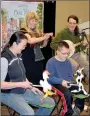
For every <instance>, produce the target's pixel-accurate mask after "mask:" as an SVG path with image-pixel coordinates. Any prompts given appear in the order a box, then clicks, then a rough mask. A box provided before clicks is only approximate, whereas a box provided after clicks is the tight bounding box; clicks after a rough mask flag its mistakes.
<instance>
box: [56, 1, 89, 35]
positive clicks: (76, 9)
mask: <svg viewBox="0 0 90 116" xmlns="http://www.w3.org/2000/svg"><path fill="white" fill-rule="evenodd" d="M71 14H74V15H77V16H78V17H79V20H80V23H83V22H87V21H89V0H78V1H75V0H73V1H65V0H64V1H63V0H61V1H56V25H55V31H56V32H55V33H57V32H58V31H60V30H61V29H63V28H64V27H65V26H66V24H67V18H68V16H69V15H71Z"/></svg>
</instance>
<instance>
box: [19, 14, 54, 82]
mask: <svg viewBox="0 0 90 116" xmlns="http://www.w3.org/2000/svg"><path fill="white" fill-rule="evenodd" d="M38 23H39V18H38V16H37V15H36V14H35V13H34V12H29V13H27V15H26V28H25V29H21V31H28V34H27V36H28V45H27V47H26V48H25V50H24V51H23V52H22V59H23V63H24V66H25V68H26V76H27V78H28V80H29V81H30V82H32V83H33V84H39V81H40V79H42V72H43V60H44V56H43V54H42V51H41V48H42V47H45V46H46V45H47V43H48V39H49V38H50V36H53V33H46V34H42V33H39V32H38V30H37V25H38Z"/></svg>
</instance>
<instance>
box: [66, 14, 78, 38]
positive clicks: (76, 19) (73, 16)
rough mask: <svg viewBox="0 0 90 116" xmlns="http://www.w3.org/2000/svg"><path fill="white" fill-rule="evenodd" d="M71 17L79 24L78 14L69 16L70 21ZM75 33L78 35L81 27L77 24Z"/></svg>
mask: <svg viewBox="0 0 90 116" xmlns="http://www.w3.org/2000/svg"><path fill="white" fill-rule="evenodd" d="M70 18H72V19H74V20H75V21H76V23H77V24H78V23H79V19H78V17H77V16H75V15H70V16H69V17H68V19H67V22H69V19H70ZM74 33H75V35H76V36H77V35H78V34H79V28H78V26H76V28H75V30H74Z"/></svg>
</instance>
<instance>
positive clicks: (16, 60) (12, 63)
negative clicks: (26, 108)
mask: <svg viewBox="0 0 90 116" xmlns="http://www.w3.org/2000/svg"><path fill="white" fill-rule="evenodd" d="M1 57H5V58H6V59H7V60H8V72H7V76H6V79H5V81H7V82H23V81H25V80H26V75H25V68H24V65H23V63H22V59H21V58H20V55H19V56H18V57H16V56H15V55H14V54H13V53H12V52H11V51H10V50H9V49H6V50H5V51H4V52H2V54H1ZM1 92H12V93H24V92H25V89H23V88H14V89H10V90H2V91H1Z"/></svg>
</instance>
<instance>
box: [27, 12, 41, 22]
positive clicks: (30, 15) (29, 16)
mask: <svg viewBox="0 0 90 116" xmlns="http://www.w3.org/2000/svg"><path fill="white" fill-rule="evenodd" d="M30 19H36V20H39V18H38V16H37V15H36V13H34V12H28V13H27V14H26V21H28V20H30Z"/></svg>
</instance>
